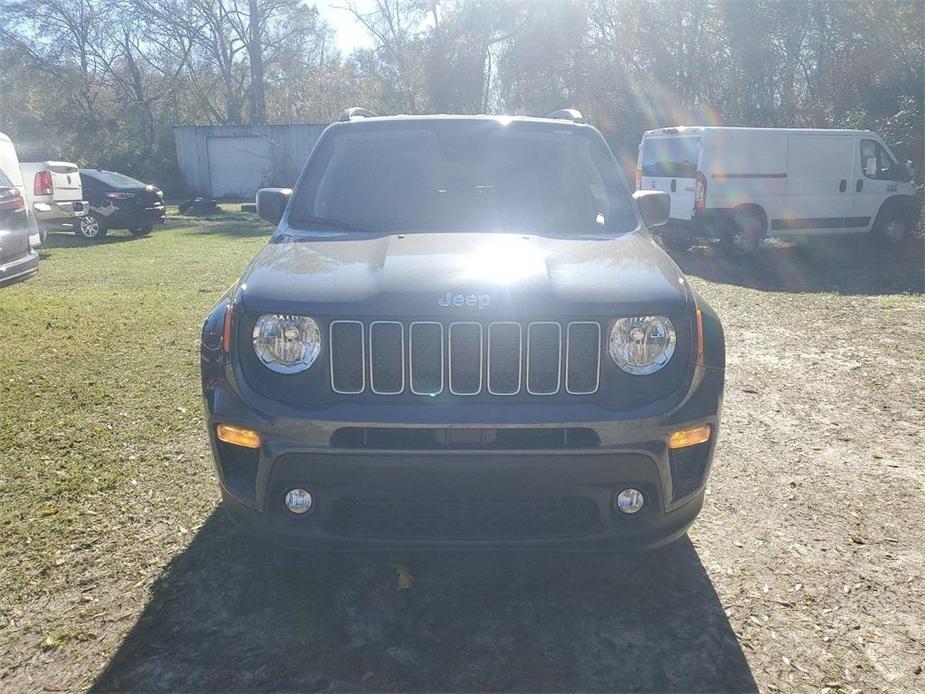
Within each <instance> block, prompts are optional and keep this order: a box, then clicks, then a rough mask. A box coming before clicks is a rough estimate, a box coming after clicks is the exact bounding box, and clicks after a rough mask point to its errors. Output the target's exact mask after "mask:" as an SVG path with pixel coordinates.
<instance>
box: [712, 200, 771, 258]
mask: <svg viewBox="0 0 925 694" xmlns="http://www.w3.org/2000/svg"><path fill="white" fill-rule="evenodd" d="M764 232H765V222H764V215H762V214H761V212H759V211H758V210H753V209H742V210H734V211H733V213H732V216H731V217H730V218H729V222H728V224H727V225H726V229H725V231H724V232H723V239H722V240H723V244H722V245H723V248H724V250H726V251H727V252H728V253H730V254H732V255H750V254H752V253H755V252H756V251H757V250H758V248H759V246H760V245H761V241H762V239H764Z"/></svg>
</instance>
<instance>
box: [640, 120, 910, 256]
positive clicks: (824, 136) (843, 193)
mask: <svg viewBox="0 0 925 694" xmlns="http://www.w3.org/2000/svg"><path fill="white" fill-rule="evenodd" d="M636 188H637V189H638V190H662V191H665V192H667V193H669V194H670V195H671V219H672V224H671V225H670V227H669V229H668V230H667V231H666V232H665V233H666V234H672V233H677V234H681V235H682V237H683V235H691V236H707V237H719V238H722V239H724V241H725V242H726V243H727V244H728V246H729V247H730V248H732V249H734V250H738V251H746V252H747V251H752V250H754V249H755V248H757V246H758V244H759V243H760V242H761V240H762V239H763V238H765V237H766V236H782V235H785V234H820V233H832V232H842V233H844V232H861V233H868V232H869V233H871V234H872V236H873V237H874V238H876V239H877V240H882V241H886V242H890V243H896V242H898V241H900V240H901V239H903V238H905V236H906V235H907V234H908V233H909V232H910V230H911V229H912V228H913V226H914V224H915V220H916V217H917V215H918V202H917V200H916V199H915V197H913V186H912V176H911V172H910V171H909V168H908V167H907V166H906V165H904V164H901V163H899V162H898V161H897V160H896V158H895V157H894V156H893V155H892V153H891V152H890V150H889V148H888V147H887V146H886V145H885V144H884V143H883V141H882V140H881V139H880V138H879V137H878V136H877V135H876V134H875V133H872V132H870V131H869V130H797V129H784V128H715V127H689V126H679V127H673V128H660V129H658V130H650V131H648V132H646V133H645V134H644V135H643V137H642V142H641V143H640V145H639V160H638V162H637V173H636Z"/></svg>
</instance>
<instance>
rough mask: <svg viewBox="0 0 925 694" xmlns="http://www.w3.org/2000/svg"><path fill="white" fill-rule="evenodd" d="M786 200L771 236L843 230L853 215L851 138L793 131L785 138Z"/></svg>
mask: <svg viewBox="0 0 925 694" xmlns="http://www.w3.org/2000/svg"><path fill="white" fill-rule="evenodd" d="M788 150H789V153H788V158H787V159H788V161H787V199H786V205H784V208H783V209H782V210H780V211H779V212H778V214H779V215H780V217H778V218H772V219H771V233H772V234H788V233H790V234H819V233H828V232H833V231H846V230H848V229H847V227H846V223H848V222H849V221H851V220H850V219H849V218H850V217H851V216H852V215H853V213H854V206H853V189H852V187H851V175H852V171H853V168H852V167H853V166H854V138H852V137H851V136H845V135H830V134H816V133H801V132H795V133H791V134H790V135H789V147H788Z"/></svg>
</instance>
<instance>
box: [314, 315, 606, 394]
mask: <svg viewBox="0 0 925 694" xmlns="http://www.w3.org/2000/svg"><path fill="white" fill-rule="evenodd" d="M342 325H350V326H352V327H351V329H350V330H345V329H337V328H338V326H342ZM379 325H382V326H389V333H388V335H387V336H382V338H378V337H377V338H376V339H374V334H376V331H377V327H376V326H379ZM353 326H359V329H357V328H356V327H353ZM585 326H590V327H587V328H586V327H585ZM463 327H465V330H462V329H463ZM604 327H605V324H604V323H601V322H598V321H594V320H580V321H570V322H565V321H563V322H558V321H554V320H544V321H534V322H526V321H524V322H521V321H516V320H501V321H487V320H486V321H452V322H442V321H437V320H421V321H402V320H373V321H369V322H364V321H361V320H340V319H338V320H332V321H330V322H329V323H328V345H327V346H328V352H329V357H328V362H329V364H328V370H329V377H330V383H331V389H332V391H333V392H335V393H338V394H341V395H359V394H361V393H371V394H374V395H377V396H385V397H393V396H396V395H402V394H407V393H409V392H410V394H413V395H416V396H435V395H439V394H441V393H450V394H452V395H454V396H461V397H466V396H472V395H480V394H483V395H485V394H487V395H491V396H495V397H511V396H518V395H520V396H523V395H525V394H529V395H531V396H537V397H543V396H549V395H558V394H563V393H567V394H568V395H574V396H585V395H592V394H594V393H597V392H598V391H599V390H600V386H601V378H602V368H603V367H602V365H601V364H602V362H603V360H604V359H605V355H606V353H607V350H606V345H602V342H601V340H602V336H603V332H604ZM425 328H426V330H425ZM573 328H575V329H579V328H580V330H577V331H573ZM395 329H398V330H399V331H400V333H399V334H400V353H399V354H396V352H397V350H395V349H394V347H395V344H394V338H395V337H396V335H395V334H394V332H392V331H394V330H395ZM538 329H540V332H537V330H538ZM455 330H460V331H461V332H462V333H463V334H459V335H457V334H455ZM498 330H502V332H503V335H502V333H499V332H497V331H498ZM418 331H420V332H418ZM486 331H487V334H486ZM509 331H510V332H509ZM525 331H526V335H525V334H524V332H525ZM335 335H337V337H335ZM538 335H541V337H539V338H538V337H537V336H538ZM416 336H417V338H416ZM595 337H596V339H597V344H596V349H595V351H594V352H592V351H591V347H592V344H593V342H592V340H593V338H595ZM386 339H387V340H389V343H390V345H389V349H388V351H386V348H383V347H382V345H383V340H386ZM476 339H477V340H478V352H477V353H476V352H475V344H476ZM415 340H417V343H418V347H419V348H420V349H421V350H424V351H423V352H422V353H420V354H419V355H418V358H417V366H418V377H417V382H415V381H416V379H415V363H416V362H415V357H414V345H415ZM495 340H497V341H498V342H494V341H495ZM573 340H574V342H573ZM357 341H359V344H357ZM454 341H455V354H456V356H457V358H458V359H464V360H465V365H463V364H462V363H460V364H458V365H457V368H456V376H457V383H455V384H454V383H453V374H454V371H453V354H454ZM437 343H439V347H438V344H437ZM499 343H501V344H499ZM386 344H388V343H386ZM493 344H495V345H496V347H498V348H497V349H495V352H496V354H495V357H496V358H497V359H498V362H497V363H496V365H495V371H496V372H497V373H495V374H494V377H493V375H492V363H491V362H492V345H493ZM338 345H340V348H338ZM502 345H503V346H502ZM377 346H378V349H380V350H382V353H381V354H379V355H378V356H379V357H380V358H378V359H377V354H376V349H377ZM515 347H516V348H517V350H518V352H517V357H516V359H515V358H514V355H513V354H511V352H510V350H511V349H514V348H515ZM499 349H500V351H499ZM573 349H574V350H576V351H575V354H571V351H572V350H573ZM486 350H488V352H487V354H486ZM344 352H349V354H344ZM563 352H564V354H563ZM336 354H338V355H340V357H341V359H340V360H339V361H337V362H335V355H336ZM531 355H532V356H533V357H534V358H535V359H539V361H533V360H531ZM586 355H587V357H588V360H587V361H588V362H591V361H592V359H593V358H594V357H595V356H596V358H597V363H596V364H592V363H587V364H586V363H585V361H586V360H585V356H586ZM345 357H349V361H345V360H344V358H345ZM396 358H400V363H401V374H400V375H401V379H400V386H401V387H400V389H397V386H398V383H397V381H398V379H396V378H394V377H395V376H397V375H398V374H394V373H393V371H392V369H393V368H394V367H395V366H396V364H395V361H396ZM570 358H572V359H573V360H574V364H573V365H572V371H574V373H573V374H570V372H569V366H570V364H569V359H570ZM358 362H361V363H358ZM531 362H532V363H531ZM335 363H336V366H337V370H336V372H335ZM554 364H555V365H556V367H557V370H556V372H555V375H554V374H553V372H552V368H553V366H554ZM377 365H378V367H377ZM476 365H478V372H477V373H476V372H475V368H476ZM515 366H516V369H517V371H516V378H515V373H514V368H515ZM357 367H360V373H359V374H358V373H357V372H356V368H357ZM531 367H532V370H533V372H532V381H533V382H531ZM377 368H379V369H382V368H388V370H389V376H390V377H391V378H388V379H386V380H385V382H383V383H380V384H379V385H381V386H389V387H390V388H392V389H390V390H378V389H377V388H376V382H375V379H374V370H376V369H377ZM592 368H594V369H595V370H594V371H593V372H592V370H591V369H592ZM335 373H336V377H337V378H339V379H340V383H341V386H342V387H340V388H339V387H337V381H336V380H335ZM382 373H384V372H380V375H381V374H382ZM357 375H359V376H360V378H359V379H357V378H356V377H357ZM379 380H380V381H382V380H383V379H382V378H380V379H379ZM493 381H494V382H493ZM570 381H571V382H570ZM464 382H465V383H464ZM515 382H516V387H517V389H516V390H513V387H514V384H515ZM592 383H593V386H594V388H593V390H590V389H588V388H590V386H591V385H592ZM345 385H349V386H354V385H358V386H359V388H358V389H355V390H354V389H347V388H344V387H343V386H345ZM468 386H471V388H469V389H463V388H464V387H468ZM553 387H554V389H553ZM475 388H477V389H475Z"/></svg>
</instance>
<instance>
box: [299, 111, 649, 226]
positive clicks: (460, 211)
mask: <svg viewBox="0 0 925 694" xmlns="http://www.w3.org/2000/svg"><path fill="white" fill-rule="evenodd" d="M318 147H319V149H318V151H317V152H316V153H315V154H314V155H313V157H312V161H311V164H310V165H309V169H308V171H307V172H306V174H305V176H304V179H303V181H302V184H301V186H300V188H299V190H298V191H297V192H296V194H295V200H294V202H293V207H292V211H291V214H290V218H289V223H290V225H292V226H293V227H296V228H305V229H318V228H321V229H325V228H327V229H358V230H369V231H376V232H397V231H408V232H414V231H429V232H434V231H510V232H522V233H544V232H545V233H553V234H581V233H601V232H614V231H617V232H623V231H628V230H630V229H633V228H634V227H635V226H636V217H635V214H634V212H633V207H632V203H631V200H630V197H629V194H628V192H627V189H626V186H625V184H624V183H623V179H622V177H621V175H620V174H619V173H618V170H617V164H616V162H615V160H614V159H613V157H612V155H611V154H610V150H609V149H608V148H607V145H606V143H605V142H604V140H603V138H601V137H600V135H599V134H597V133H596V132H595V131H593V130H589V129H578V128H556V127H554V126H550V125H549V124H545V123H530V122H516V121H515V122H514V123H508V124H504V123H503V122H501V121H494V120H491V121H481V120H473V121H446V122H439V121H436V122H435V121H429V122H420V121H417V122H415V121H409V122H398V123H396V122H394V121H392V122H379V123H375V122H372V123H364V124H362V125H361V126H360V127H357V126H349V127H345V128H335V129H333V130H331V131H329V132H328V134H327V135H326V136H325V137H324V138H322V141H321V143H319V146H318Z"/></svg>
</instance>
